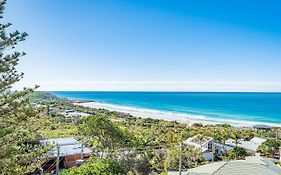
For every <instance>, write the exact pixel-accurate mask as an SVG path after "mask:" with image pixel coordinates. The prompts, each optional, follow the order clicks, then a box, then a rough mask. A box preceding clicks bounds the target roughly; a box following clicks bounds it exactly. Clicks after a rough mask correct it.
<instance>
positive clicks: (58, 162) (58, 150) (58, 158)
mask: <svg viewBox="0 0 281 175" xmlns="http://www.w3.org/2000/svg"><path fill="white" fill-rule="evenodd" d="M57 153H58V154H57V161H56V175H58V174H59V169H60V147H59V144H58V143H57Z"/></svg>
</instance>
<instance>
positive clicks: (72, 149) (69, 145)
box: [40, 138, 92, 157]
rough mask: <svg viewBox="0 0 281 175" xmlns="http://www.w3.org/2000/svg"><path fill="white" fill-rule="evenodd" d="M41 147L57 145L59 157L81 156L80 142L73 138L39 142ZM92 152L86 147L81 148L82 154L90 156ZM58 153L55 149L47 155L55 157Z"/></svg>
mask: <svg viewBox="0 0 281 175" xmlns="http://www.w3.org/2000/svg"><path fill="white" fill-rule="evenodd" d="M40 142H41V144H42V145H45V146H46V145H56V144H58V145H59V151H60V156H70V155H77V154H81V152H82V148H81V142H79V141H78V140H76V139H74V138H55V139H47V140H41V141H40ZM91 153H92V150H91V149H90V148H87V147H85V146H84V147H83V154H91ZM57 154H58V152H57V149H56V147H54V148H53V149H52V150H50V151H48V152H47V155H48V156H50V157H55V156H57Z"/></svg>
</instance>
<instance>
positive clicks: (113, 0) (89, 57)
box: [5, 0, 281, 91]
mask: <svg viewBox="0 0 281 175" xmlns="http://www.w3.org/2000/svg"><path fill="white" fill-rule="evenodd" d="M5 21H9V22H12V23H13V28H14V29H19V30H21V31H25V32H27V33H29V37H28V39H27V41H26V42H24V43H22V44H21V45H20V46H19V47H18V49H20V50H24V51H25V52H27V54H28V55H27V56H26V57H25V58H23V59H22V61H21V63H20V66H19V67H18V68H19V70H21V71H23V72H24V73H25V78H24V79H23V81H22V82H21V83H19V84H18V85H17V88H21V87H23V86H30V85H33V84H39V85H41V90H148V91H149V90H152V91H157V90H159V91H281V76H280V75H281V68H280V65H281V2H280V1H278V0H276V1H274V0H269V1H261V0H248V1H244V0H243V1H242V0H235V1H234V0H233V1H232V0H229V1H225V0H213V1H209V0H205V1H204V0H190V1H186V0H71V1H70V0H24V1H22V0H10V1H9V2H8V5H7V7H6V14H5Z"/></svg>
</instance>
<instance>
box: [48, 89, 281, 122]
mask: <svg viewBox="0 0 281 175" xmlns="http://www.w3.org/2000/svg"><path fill="white" fill-rule="evenodd" d="M51 93H52V94H54V95H56V96H58V97H64V98H68V99H80V100H94V101H96V102H99V103H106V104H112V105H120V106H129V107H134V108H139V109H145V110H157V111H161V112H169V113H180V114H188V115H193V116H196V115H198V116H205V117H206V118H210V119H211V118H212V119H223V120H224V121H227V120H233V121H247V122H264V123H273V124H281V93H230V92H229V93H217V92H210V93H209V92H85V91H83V92H79V91H71V92H70V91H55V92H51Z"/></svg>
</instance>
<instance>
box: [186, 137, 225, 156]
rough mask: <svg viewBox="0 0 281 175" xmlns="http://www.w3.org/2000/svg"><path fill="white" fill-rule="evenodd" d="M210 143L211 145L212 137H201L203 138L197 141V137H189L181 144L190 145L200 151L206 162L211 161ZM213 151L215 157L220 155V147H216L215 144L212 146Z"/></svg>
mask: <svg viewBox="0 0 281 175" xmlns="http://www.w3.org/2000/svg"><path fill="white" fill-rule="evenodd" d="M212 143H213V138H212V137H207V136H203V138H201V139H199V136H198V135H196V136H194V137H190V138H188V139H186V140H185V141H183V144H186V145H191V146H194V147H195V148H196V149H199V150H201V151H202V157H203V158H205V159H207V160H212V159H213V152H212ZM214 151H215V153H214V154H215V155H221V154H222V150H221V147H219V146H217V145H216V144H214Z"/></svg>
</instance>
